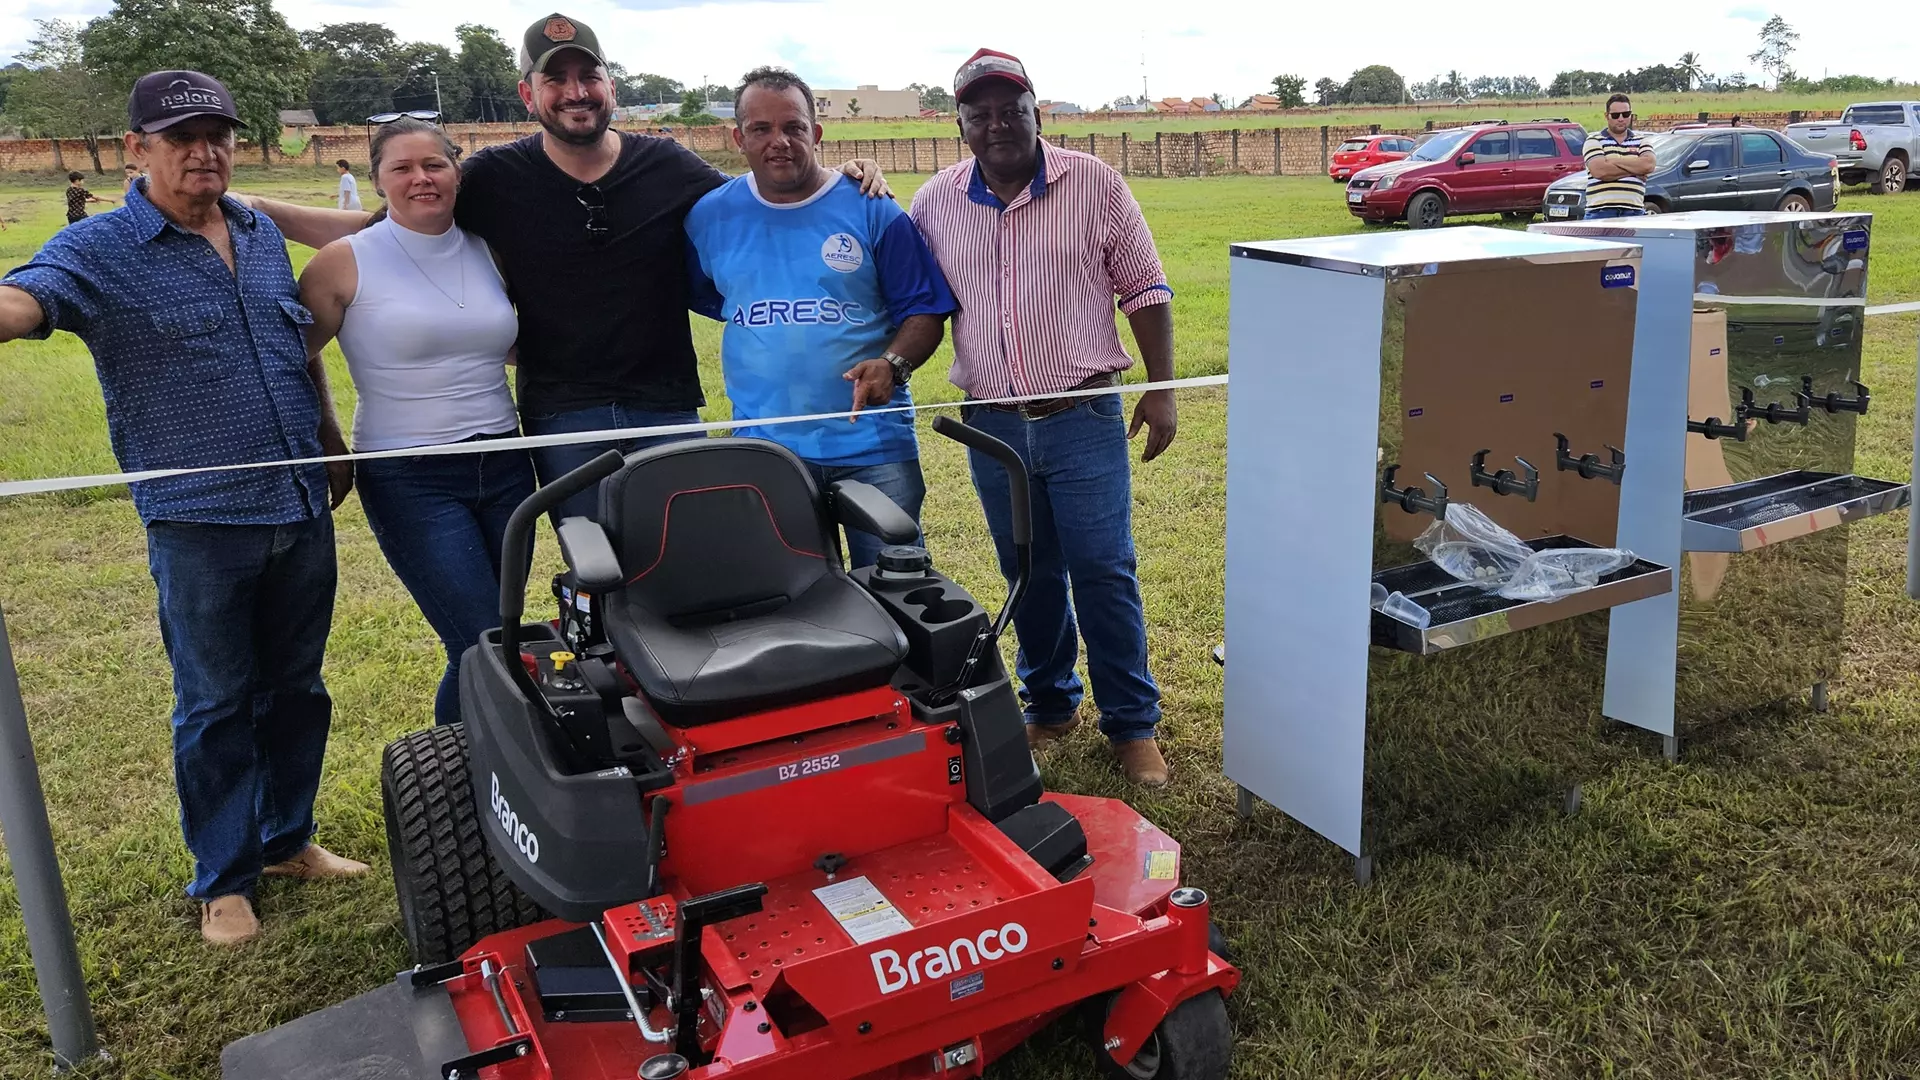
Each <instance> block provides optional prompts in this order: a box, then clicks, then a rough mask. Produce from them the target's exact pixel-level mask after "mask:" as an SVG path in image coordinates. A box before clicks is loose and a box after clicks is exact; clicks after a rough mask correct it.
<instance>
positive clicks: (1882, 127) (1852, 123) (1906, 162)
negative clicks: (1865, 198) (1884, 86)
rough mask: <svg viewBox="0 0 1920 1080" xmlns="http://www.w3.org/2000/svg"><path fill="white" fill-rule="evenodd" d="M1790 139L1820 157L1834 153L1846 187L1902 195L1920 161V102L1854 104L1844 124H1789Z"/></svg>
mask: <svg viewBox="0 0 1920 1080" xmlns="http://www.w3.org/2000/svg"><path fill="white" fill-rule="evenodd" d="M1786 136H1787V138H1789V139H1792V140H1793V141H1794V142H1796V143H1799V144H1800V145H1801V146H1804V147H1806V148H1807V149H1808V150H1811V151H1813V152H1814V153H1816V154H1832V155H1833V156H1834V157H1835V158H1836V159H1837V160H1838V161H1839V164H1840V182H1841V183H1843V184H1858V183H1861V182H1863V181H1866V182H1870V183H1871V184H1872V188H1873V193H1874V194H1875V195H1885V194H1887V193H1888V192H1893V191H1901V190H1903V189H1905V188H1906V186H1907V179H1908V177H1910V176H1912V175H1913V163H1914V160H1915V159H1916V158H1920V101H1875V102H1869V103H1866V104H1861V105H1849V106H1847V111H1846V112H1845V113H1842V114H1841V116H1840V119H1838V120H1816V121H1811V122H1808V123H1804V124H1789V125H1787V128H1786Z"/></svg>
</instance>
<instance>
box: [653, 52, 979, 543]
mask: <svg viewBox="0 0 1920 1080" xmlns="http://www.w3.org/2000/svg"><path fill="white" fill-rule="evenodd" d="M733 109H734V128H733V142H734V145H735V146H738V147H739V148H740V153H741V154H742V155H743V156H745V157H746V159H747V167H748V169H749V170H750V171H749V172H748V173H747V175H745V176H741V177H737V178H735V179H733V180H729V181H728V182H727V183H725V184H723V185H721V186H720V187H719V188H717V189H715V190H714V191H712V192H711V193H709V194H708V195H707V197H706V198H704V199H701V200H700V202H699V204H698V205H696V206H695V207H694V208H693V212H692V213H690V214H688V215H687V238H688V240H689V241H691V242H692V244H693V254H694V262H693V264H692V265H691V266H690V268H689V274H690V275H691V276H692V278H693V291H694V295H695V297H696V300H697V301H698V303H697V307H696V310H699V311H700V313H701V314H703V315H706V316H708V317H710V318H714V319H718V320H720V321H721V322H724V323H726V329H725V330H724V331H723V333H722V336H721V339H720V366H721V372H722V374H723V375H724V376H725V378H726V383H727V399H728V400H729V401H731V402H732V403H733V418H734V419H735V420H740V421H748V422H751V421H753V420H757V419H763V418H767V417H775V416H805V415H811V414H816V413H831V412H839V411H841V410H844V409H847V408H848V403H849V400H851V403H852V411H853V412H854V413H856V414H857V413H858V412H859V411H860V409H861V407H862V406H867V405H877V406H894V407H905V406H910V405H912V404H913V398H912V397H911V396H910V395H909V394H908V393H907V378H908V376H910V375H912V374H913V371H914V369H915V368H918V367H919V366H920V365H922V364H924V363H926V362H927V357H929V356H932V355H933V350H934V349H936V348H938V347H939V345H940V338H941V335H942V334H943V333H944V332H945V329H946V327H945V323H946V317H947V316H948V315H949V314H951V313H952V311H953V309H954V302H953V294H952V293H951V292H950V291H949V290H948V289H947V282H946V279H945V278H943V277H942V276H941V275H940V267H939V265H938V264H937V263H935V262H934V260H933V254H932V253H931V252H929V251H928V250H927V244H926V241H925V240H922V239H921V238H920V230H919V229H916V228H915V227H914V224H913V219H911V218H909V217H908V216H907V215H906V213H905V212H904V211H902V210H901V209H900V208H899V207H898V206H896V205H895V204H894V202H893V200H891V199H869V198H865V197H863V196H862V195H861V194H860V188H859V185H857V184H856V183H854V182H853V180H851V179H850V178H848V177H845V176H842V175H841V174H839V173H837V172H834V171H833V170H831V169H828V168H826V167H824V166H822V165H821V164H820V162H819V159H818V158H817V157H815V156H814V149H815V147H816V146H817V145H818V144H819V142H820V124H819V122H818V120H817V119H816V117H815V115H814V104H813V90H812V88H811V87H809V86H808V85H807V84H806V82H805V80H803V79H801V78H800V77H799V76H797V75H795V74H794V73H793V72H791V71H787V70H785V69H783V68H771V67H768V68H756V69H754V70H753V71H750V72H748V73H747V75H746V78H745V79H744V80H742V81H741V84H740V89H739V91H738V92H737V93H735V94H734V99H733ZM852 420H853V422H852V423H849V422H848V420H846V419H834V420H814V421H810V422H807V423H798V424H780V425H776V426H773V427H767V428H756V427H752V426H749V425H748V424H743V425H742V426H741V427H739V428H736V429H735V432H734V433H735V434H736V435H741V436H746V437H750V438H762V439H770V440H772V441H773V442H777V443H779V444H781V445H782V446H785V447H786V448H787V449H789V450H791V451H793V452H794V454H795V455H796V456H798V457H799V458H800V460H802V461H804V462H805V463H806V465H807V469H808V470H809V471H810V472H812V473H813V477H814V480H815V482H817V483H818V484H819V485H820V486H821V487H822V488H826V487H827V486H829V485H831V484H834V483H837V482H839V481H842V480H852V481H857V482H860V483H864V484H872V485H873V486H874V487H876V488H878V489H879V490H880V492H881V493H882V494H884V495H886V496H887V497H888V498H889V499H892V500H893V501H894V503H895V504H897V505H898V506H899V507H900V509H902V510H905V511H906V512H907V514H908V516H910V517H912V518H913V520H914V521H915V522H918V521H919V520H920V506H921V503H922V502H923V501H924V500H925V499H926V495H927V485H926V481H925V479H924V478H923V476H922V474H921V471H920V449H919V444H918V442H917V441H916V440H915V438H914V434H913V414H912V413H910V412H885V413H879V414H870V415H867V416H857V415H856V416H854V417H853V418H852ZM881 546H882V544H881V540H880V538H879V537H878V536H875V535H873V534H872V533H868V532H863V531H861V530H858V529H851V528H850V529H848V530H847V556H848V558H849V560H850V562H851V565H852V567H853V569H856V570H858V569H860V568H861V567H864V566H872V565H873V564H874V562H875V560H877V559H878V558H879V555H880V548H881Z"/></svg>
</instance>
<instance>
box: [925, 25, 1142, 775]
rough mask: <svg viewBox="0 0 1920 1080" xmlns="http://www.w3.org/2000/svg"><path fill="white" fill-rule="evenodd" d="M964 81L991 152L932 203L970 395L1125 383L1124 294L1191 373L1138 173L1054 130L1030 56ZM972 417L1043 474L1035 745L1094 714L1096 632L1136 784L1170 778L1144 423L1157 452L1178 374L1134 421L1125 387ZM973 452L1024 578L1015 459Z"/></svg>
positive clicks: (980, 136) (1099, 693)
mask: <svg viewBox="0 0 1920 1080" xmlns="http://www.w3.org/2000/svg"><path fill="white" fill-rule="evenodd" d="M953 91H954V98H955V100H956V101H958V102H959V106H960V134H961V135H962V136H963V137H964V138H965V139H966V140H967V145H968V146H969V147H970V148H971V149H972V150H973V154H974V157H973V160H972V161H965V162H961V163H959V164H957V165H952V166H949V167H948V168H946V169H943V170H941V171H940V172H939V173H938V174H937V175H935V176H934V177H933V178H932V179H930V180H928V181H927V182H926V184H925V185H924V186H923V187H921V188H920V190H919V191H918V192H917V193H916V194H915V195H914V199H913V210H912V213H913V220H914V222H915V224H917V225H919V226H920V232H921V234H922V235H923V236H925V237H926V240H927V244H928V246H929V247H931V248H932V249H933V254H934V257H935V258H937V259H938V260H939V261H940V269H941V270H942V271H943V272H944V273H945V274H946V277H947V282H948V283H949V284H950V285H951V286H952V288H953V293H954V299H956V300H957V301H959V304H960V311H959V313H958V314H957V315H955V316H954V323H953V350H954V362H953V372H952V375H951V378H952V380H953V383H954V385H956V386H958V387H960V389H962V390H964V391H966V392H967V396H968V397H969V398H970V399H981V398H1002V397H1014V396H1028V395H1057V394H1062V393H1064V392H1066V391H1070V390H1090V389H1095V388H1105V387H1113V386H1117V385H1119V382H1120V373H1121V372H1123V371H1125V370H1126V369H1128V368H1130V367H1132V366H1133V358H1132V357H1131V356H1128V355H1127V352H1126V350H1125V349H1124V348H1122V347H1121V345H1120V335H1119V332H1118V330H1117V329H1116V328H1115V327H1114V319H1113V310H1114V305H1115V303H1116V301H1117V302H1118V304H1119V308H1120V311H1121V313H1122V314H1124V315H1126V317H1127V323H1128V325H1129V326H1130V327H1131V329H1132V330H1133V339H1134V342H1135V344H1136V345H1138V346H1139V350H1140V357H1141V359H1142V360H1143V361H1145V363H1146V368H1147V377H1148V378H1150V379H1153V380H1154V381H1156V382H1157V381H1161V380H1165V379H1171V378H1172V377H1173V308H1172V300H1173V290H1172V289H1170V288H1168V287H1167V278H1166V274H1165V272H1164V271H1163V270H1162V269H1161V265H1160V256H1159V254H1158V252H1156V251H1155V250H1154V246H1153V234H1152V233H1151V232H1149V231H1148V229H1147V222H1146V218H1145V217H1143V216H1142V215H1141V213H1140V204H1139V203H1138V202H1136V201H1135V200H1134V198H1133V193H1132V192H1130V191H1129V190H1127V182H1126V181H1125V180H1124V179H1122V178H1121V176H1120V173H1119V172H1118V171H1117V170H1115V169H1114V168H1113V167H1112V166H1110V165H1108V164H1106V163H1105V162H1103V161H1101V160H1100V159H1099V158H1097V157H1093V156H1092V155H1090V154H1083V153H1079V152H1078V151H1074V150H1068V149H1065V148H1063V147H1053V146H1048V145H1046V144H1045V143H1043V142H1041V141H1040V116H1039V113H1038V111H1037V108H1036V106H1035V103H1034V97H1033V83H1032V82H1030V81H1029V80H1028V78H1027V72H1026V69H1025V68H1024V67H1023V66H1022V65H1021V63H1020V61H1018V60H1016V59H1014V58H1013V57H1011V56H1008V55H1006V54H1005V53H998V52H994V51H992V50H989V49H982V50H980V51H979V52H977V53H975V54H974V55H973V56H972V57H971V58H969V59H968V60H967V62H966V63H965V64H964V65H962V66H961V68H960V70H959V72H958V73H957V74H956V75H955V77H954V85H953ZM965 415H966V419H967V423H969V424H971V425H973V426H974V427H977V428H979V429H980V430H982V431H984V432H986V433H987V434H989V435H992V436H994V437H995V438H997V439H1000V440H1001V441H1003V442H1006V443H1008V444H1009V445H1011V446H1012V447H1013V448H1014V450H1015V451H1016V452H1018V453H1019V454H1020V457H1021V459H1022V460H1023V461H1025V462H1026V464H1027V468H1028V469H1029V470H1030V471H1031V473H1032V481H1033V482H1032V491H1031V497H1032V505H1033V552H1032V555H1033V566H1032V579H1031V584H1030V585H1029V588H1028V591H1027V596H1026V599H1025V601H1023V602H1022V603H1021V605H1020V609H1019V612H1018V613H1017V614H1016V615H1015V616H1014V628H1015V630H1016V631H1017V632H1018V633H1019V637H1020V652H1019V656H1018V663H1017V671H1018V673H1019V676H1020V682H1021V687H1022V688H1021V692H1020V693H1021V699H1022V703H1023V706H1024V711H1025V713H1026V719H1027V742H1028V745H1030V746H1033V747H1035V748H1038V747H1040V746H1043V745H1045V744H1046V743H1047V742H1049V741H1051V740H1053V739H1058V738H1060V737H1062V736H1064V735H1066V734H1067V733H1068V732H1070V731H1072V730H1073V728H1074V727H1075V725H1077V724H1078V723H1079V709H1080V701H1081V697H1082V696H1083V692H1082V689H1081V683H1080V676H1079V675H1078V674H1077V673H1076V672H1075V670H1074V665H1075V663H1076V662H1077V661H1078V660H1079V658H1080V642H1081V639H1082V638H1083V637H1084V638H1085V640H1086V646H1087V671H1088V673H1089V675H1090V676H1091V677H1092V682H1093V693H1094V698H1095V700H1096V701H1097V703H1098V704H1099V707H1100V731H1101V733H1102V734H1104V735H1105V736H1106V737H1107V740H1108V742H1109V743H1110V744H1111V745H1112V748H1113V752H1114V756H1115V757H1117V758H1118V759H1119V761H1120V766H1121V769H1122V770H1123V771H1124V772H1125V773H1126V776H1127V779H1128V780H1130V781H1132V782H1134V783H1136V784H1146V785H1150V786H1158V785H1161V784H1164V783H1166V782H1167V763H1166V759H1165V758H1163V757H1162V756H1161V754H1160V747H1159V744H1158V742H1156V741H1155V729H1156V728H1157V726H1158V724H1159V722H1160V689H1159V687H1158V686H1156V685H1155V684H1154V681H1153V675H1152V674H1151V673H1150V672H1149V671H1148V669H1147V624H1146V614H1145V611H1144V610H1143V608H1142V606H1141V602H1140V581H1139V578H1138V576H1137V573H1136V558H1135V554H1134V546H1133V481H1132V475H1131V467H1130V466H1129V464H1128V462H1127V440H1128V439H1129V438H1131V437H1132V436H1134V435H1136V434H1138V433H1139V431H1140V429H1141V428H1142V427H1143V426H1144V427H1146V428H1148V429H1149V434H1148V437H1147V445H1146V452H1145V453H1144V454H1143V455H1142V457H1141V460H1142V461H1152V460H1153V459H1154V458H1156V457H1158V456H1159V455H1160V452H1161V451H1163V450H1165V449H1166V448H1167V445H1168V444H1169V443H1171V442H1172V441H1173V436H1174V428H1175V415H1174V401H1173V393H1172V391H1169V390H1155V391H1151V392H1149V393H1144V394H1142V395H1140V402H1139V404H1138V405H1137V406H1135V408H1134V412H1133V422H1132V425H1131V427H1129V425H1128V423H1127V415H1126V408H1125V406H1124V405H1123V403H1122V399H1121V397H1120V395H1119V394H1118V393H1103V394H1093V395H1089V396H1085V397H1052V396H1048V397H1041V398H1039V399H1038V400H1033V401H1027V402H1025V403H1023V404H1019V405H982V404H969V405H967V406H966V407H965ZM968 456H969V462H970V464H971V467H972V471H973V485H974V488H975V490H977V491H978V492H979V495H980V504H981V508H982V509H983V510H984V511H985V513H986V518H987V526H988V528H989V530H990V531H991V532H992V533H993V542H994V547H995V549H996V551H997V552H998V554H999V557H1000V570H1001V573H1002V574H1004V575H1005V576H1006V577H1007V579H1008V580H1009V581H1011V580H1012V579H1013V577H1014V575H1015V574H1016V573H1017V568H1018V560H1017V555H1016V553H1015V550H1014V546H1013V529H1012V509H1011V507H1012V502H1011V496H1010V494H1009V491H1008V482H1007V477H1006V474H1005V473H1004V472H1002V471H1001V469H1000V468H999V467H998V466H997V465H994V464H993V462H992V461H991V459H988V458H986V457H985V456H983V455H981V454H979V453H978V452H973V451H970V452H969V455H968ZM1069 590H1071V594H1072V602H1071V603H1069V602H1068V594H1069Z"/></svg>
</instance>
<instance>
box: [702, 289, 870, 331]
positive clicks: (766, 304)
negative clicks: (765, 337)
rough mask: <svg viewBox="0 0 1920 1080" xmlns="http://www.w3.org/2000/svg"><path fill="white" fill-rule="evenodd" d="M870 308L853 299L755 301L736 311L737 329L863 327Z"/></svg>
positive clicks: (733, 321) (808, 298) (735, 322)
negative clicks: (750, 327) (865, 313)
mask: <svg viewBox="0 0 1920 1080" xmlns="http://www.w3.org/2000/svg"><path fill="white" fill-rule="evenodd" d="M866 310H867V309H866V308H864V307H862V306H861V305H859V304H856V303H854V302H853V301H851V300H835V299H834V298H833V297H831V296H820V297H807V298H804V299H798V300H756V301H754V302H753V303H751V304H742V305H740V306H739V307H737V308H734V309H733V318H732V319H731V320H729V321H730V322H732V323H733V324H734V325H735V326H837V325H839V324H841V323H845V324H847V325H848V326H864V325H866V322H867V320H866V318H865V316H863V315H862V314H861V312H864V311H866Z"/></svg>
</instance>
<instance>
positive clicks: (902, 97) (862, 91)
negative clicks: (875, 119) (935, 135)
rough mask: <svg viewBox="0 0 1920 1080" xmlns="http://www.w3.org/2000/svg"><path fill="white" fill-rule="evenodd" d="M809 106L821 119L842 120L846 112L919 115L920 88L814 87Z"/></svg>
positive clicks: (879, 114) (856, 114) (853, 114)
mask: <svg viewBox="0 0 1920 1080" xmlns="http://www.w3.org/2000/svg"><path fill="white" fill-rule="evenodd" d="M856 105H857V106H858V107H859V112H857V113H856V112H855V111H854V107H855V106H856ZM813 107H814V109H815V110H816V111H817V112H818V113H819V115H820V119H822V120H845V119H847V118H848V117H850V116H892V117H899V116H919V115H920V91H918V90H882V89H880V88H879V87H878V86H860V87H856V88H854V89H852V90H815V91H814V92H813Z"/></svg>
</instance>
